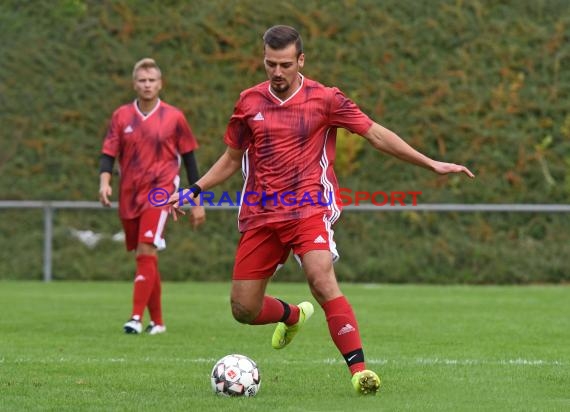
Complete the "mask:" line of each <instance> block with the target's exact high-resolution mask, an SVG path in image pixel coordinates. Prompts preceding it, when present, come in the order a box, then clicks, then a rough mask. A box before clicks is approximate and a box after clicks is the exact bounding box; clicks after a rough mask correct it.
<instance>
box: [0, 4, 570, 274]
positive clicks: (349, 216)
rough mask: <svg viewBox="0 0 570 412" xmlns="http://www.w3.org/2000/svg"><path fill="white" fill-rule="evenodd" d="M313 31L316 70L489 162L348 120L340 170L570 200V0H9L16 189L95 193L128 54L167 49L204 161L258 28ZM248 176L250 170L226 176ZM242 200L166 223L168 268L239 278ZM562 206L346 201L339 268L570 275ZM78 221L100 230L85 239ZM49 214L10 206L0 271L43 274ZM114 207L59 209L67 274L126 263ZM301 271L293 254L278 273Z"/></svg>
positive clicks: (254, 55) (405, 130)
mask: <svg viewBox="0 0 570 412" xmlns="http://www.w3.org/2000/svg"><path fill="white" fill-rule="evenodd" d="M274 24H290V25H293V26H295V27H297V28H298V29H299V31H300V32H301V33H302V35H303V38H304V42H305V52H306V64H305V69H304V74H305V75H307V76H308V77H311V78H314V79H317V80H319V81H320V82H322V83H324V84H327V85H336V86H338V87H340V88H341V89H342V90H343V91H345V93H346V94H347V95H349V96H350V97H352V98H353V99H354V100H355V101H357V103H359V105H360V106H361V107H362V109H363V110H364V111H365V112H367V113H368V114H369V115H370V116H371V117H373V118H374V119H375V120H376V121H378V122H379V123H381V124H383V125H385V126H386V127H388V128H390V129H392V130H394V131H395V132H397V133H398V134H399V135H400V136H402V137H403V138H404V139H406V140H407V141H408V142H409V143H411V144H412V145H413V146H414V147H416V148H418V149H419V150H421V151H422V152H424V153H426V154H427V155H429V156H431V157H434V158H437V159H440V160H446V161H452V162H458V163H464V164H466V165H467V166H468V167H470V168H471V169H472V170H473V171H474V172H475V173H476V175H477V178H476V179H475V180H472V181H471V180H468V179H466V178H463V177H459V176H452V177H440V176H436V175H434V174H432V173H430V172H427V171H425V170H423V169H420V168H417V167H413V166H410V165H406V164H403V163H401V162H399V161H397V160H395V159H392V158H389V157H387V156H385V155H382V154H379V153H377V152H375V151H374V150H373V149H372V148H371V147H369V146H368V145H367V144H365V143H363V140H362V139H360V138H359V137H358V136H352V135H348V136H343V138H342V139H341V140H340V142H339V144H340V145H341V150H339V152H340V153H339V156H340V159H339V166H340V167H339V168H338V170H337V171H338V175H339V178H340V180H341V185H342V186H343V187H349V188H351V189H353V190H365V191H377V190H382V191H386V192H388V191H393V190H403V191H407V190H415V191H421V192H422V195H421V196H420V198H419V201H420V202H421V203H447V202H449V203H515V202H520V203H567V202H568V194H569V193H570V168H569V165H570V151H569V148H570V109H569V108H570V96H569V95H570V93H569V92H570V69H569V68H570V3H569V2H568V1H566V0H542V1H541V0H522V1H515V0H513V1H508V0H503V1H499V0H495V1H492V0H486V1H483V0H479V1H478V0H473V1H459V0H456V1H446V0H433V1H412V0H383V1H380V0H377V1H373V0H341V1H320V0H314V1H312V0H304V1H284V2H278V3H277V2H260V1H253V0H243V1H231V0H230V1H223V0H195V1H188V2H186V1H160V2H159V1H138V0H137V1H80V0H59V1H52V2H43V1H32V0H28V1H25V0H21V1H18V0H7V1H3V2H1V3H0V33H1V35H2V36H1V38H2V47H0V62H1V63H0V136H1V139H0V199H3V200H7V199H9V200H32V199H33V200H96V199H97V190H98V170H97V169H98V157H99V150H100V147H101V142H102V138H103V136H104V133H105V130H106V126H107V121H108V120H109V117H110V115H111V113H112V111H113V110H114V109H115V108H116V107H117V106H119V105H120V104H122V103H125V102H127V101H130V100H131V99H132V98H133V92H132V87H131V79H130V74H131V69H132V65H133V63H134V62H135V61H137V60H138V59H140V58H142V57H145V56H151V57H153V58H155V59H156V60H157V61H158V63H159V65H160V66H161V68H162V70H163V76H164V81H165V87H164V92H163V94H162V97H163V99H164V100H166V101H168V102H169V103H171V104H174V105H176V106H178V107H180V108H181V109H182V110H183V111H184V112H185V114H186V116H187V118H188V120H189V122H190V124H191V125H192V128H193V130H194V132H195V133H196V135H197V136H198V139H199V141H200V143H201V148H200V150H199V152H198V159H199V162H200V165H201V169H202V170H203V171H205V170H206V169H207V168H208V167H209V166H210V165H211V164H212V163H213V162H214V161H215V160H216V158H217V156H218V155H219V154H220V153H221V152H222V151H223V150H224V144H223V141H222V135H223V132H224V130H225V126H226V123H227V120H228V118H229V116H230V114H231V112H232V108H233V105H234V103H235V101H236V99H237V97H238V94H239V92H240V91H241V90H243V89H244V88H246V87H249V86H251V85H253V84H255V83H257V82H260V81H263V80H265V74H264V71H263V61H262V44H261V35H262V34H263V32H264V31H265V29H266V28H268V27H269V26H272V25H274ZM239 187H241V181H240V176H239V175H236V176H234V177H233V178H232V179H230V180H229V181H228V182H226V184H224V185H223V186H222V187H220V188H219V190H220V191H221V190H236V188H239ZM235 220H236V214H235V212H231V211H229V212H228V211H218V210H215V211H211V212H209V214H208V223H207V226H206V227H204V228H203V229H201V230H199V231H197V232H193V231H191V230H190V229H189V226H188V225H187V224H180V223H178V224H174V223H169V233H168V244H169V248H168V249H167V250H166V251H165V252H163V253H162V254H161V267H162V274H163V277H164V278H165V279H167V280H184V279H208V280H227V279H229V277H230V272H231V267H232V262H233V253H234V248H235V244H236V242H237V239H238V233H237V229H236V222H235ZM568 220H569V219H568V216H567V215H565V214H533V213H466V214H462V213H427V212H417V211H414V210H413V209H410V211H409V212H402V213H399V212H398V213H396V212H390V213H351V212H345V213H344V215H343V217H342V218H341V222H340V224H339V225H337V228H336V234H337V239H336V240H337V244H338V246H339V249H340V251H341V255H342V256H343V257H342V259H341V261H340V262H339V264H338V266H337V272H338V275H339V278H340V279H341V280H347V281H362V282H426V283H530V282H557V283H558V282H567V281H568V280H570V274H569V271H568V269H567V265H566V262H567V256H570V246H569V245H570V236H569V235H568V233H569V231H570V224H569V223H568ZM73 230H92V231H94V232H96V233H99V234H102V235H103V239H102V240H101V242H100V243H98V244H97V246H95V247H94V248H88V247H86V246H85V245H84V244H82V243H80V242H78V241H77V240H76V239H75V238H74V237H73V236H72V234H71V233H72V231H73ZM42 231H43V226H42V215H41V212H40V211H38V210H35V211H33V210H2V209H0V278H3V279H6V278H25V279H40V278H41V271H42V263H41V261H42V254H41V253H42V252H41V250H42V249H41V248H42ZM119 231H120V225H119V222H118V218H117V216H116V212H114V211H109V210H101V211H93V210H82V211H69V210H60V211H58V212H57V214H56V219H55V245H54V246H55V250H54V253H55V255H54V277H55V278H56V279H130V278H131V274H132V270H133V269H132V257H130V256H129V255H128V254H127V253H126V252H125V251H124V248H123V245H122V243H120V242H116V241H113V240H112V239H111V236H112V235H113V234H115V233H117V232H119ZM279 279H282V280H300V279H302V274H301V273H300V271H299V270H298V268H297V267H296V264H294V263H293V262H291V263H290V264H288V265H287V266H286V268H285V270H283V271H282V273H281V274H280V275H279Z"/></svg>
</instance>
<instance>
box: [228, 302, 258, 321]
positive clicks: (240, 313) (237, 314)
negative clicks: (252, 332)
mask: <svg viewBox="0 0 570 412" xmlns="http://www.w3.org/2000/svg"><path fill="white" fill-rule="evenodd" d="M232 316H233V317H234V319H235V320H237V321H238V322H239V323H245V324H249V323H251V321H252V320H253V319H255V314H252V312H251V311H250V310H248V309H247V308H246V307H245V306H243V305H241V304H240V303H239V302H232Z"/></svg>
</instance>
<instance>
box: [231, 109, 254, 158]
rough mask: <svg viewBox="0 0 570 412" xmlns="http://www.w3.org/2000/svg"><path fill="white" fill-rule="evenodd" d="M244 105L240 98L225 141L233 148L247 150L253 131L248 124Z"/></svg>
mask: <svg viewBox="0 0 570 412" xmlns="http://www.w3.org/2000/svg"><path fill="white" fill-rule="evenodd" d="M243 106H244V104H243V100H242V98H240V99H239V100H238V102H237V103H236V106H235V108H234V112H233V114H232V117H231V118H230V121H229V122H228V127H227V128H226V133H225V134H224V142H225V143H226V144H227V145H228V146H229V147H231V148H232V149H238V150H247V148H248V147H249V145H250V143H251V140H252V136H253V133H252V131H251V129H250V127H249V125H248V124H247V117H246V113H245V110H244V107H243Z"/></svg>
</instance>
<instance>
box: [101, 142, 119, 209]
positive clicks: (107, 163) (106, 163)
mask: <svg viewBox="0 0 570 412" xmlns="http://www.w3.org/2000/svg"><path fill="white" fill-rule="evenodd" d="M114 164H115V158H114V157H113V156H109V155H107V154H105V153H103V154H102V155H101V158H100V160H99V201H100V202H101V204H102V205H103V206H107V207H108V206H111V201H110V200H109V198H110V197H111V195H112V194H113V188H112V186H111V176H112V173H113V165H114Z"/></svg>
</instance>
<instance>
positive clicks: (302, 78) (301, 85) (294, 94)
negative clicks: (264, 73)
mask: <svg viewBox="0 0 570 412" xmlns="http://www.w3.org/2000/svg"><path fill="white" fill-rule="evenodd" d="M297 74H298V75H299V77H300V78H301V84H300V85H299V87H298V88H297V90H295V91H294V92H293V94H292V95H291V96H289V97H288V98H286V99H285V100H281V99H280V98H279V97H277V96H276V95H275V93H273V90H271V82H269V85H268V86H267V89H268V90H269V94H271V95H272V96H273V97H275V98H276V99H277V100H279V101H280V102H281V103H280V104H279V105H280V106H283V105H284V104H285V103H287V102H288V101H289V100H291V99H292V98H293V97H295V96H296V95H297V93H299V91H300V90H301V89H302V88H303V84H305V76H303V75H302V74H301V73H297Z"/></svg>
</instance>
